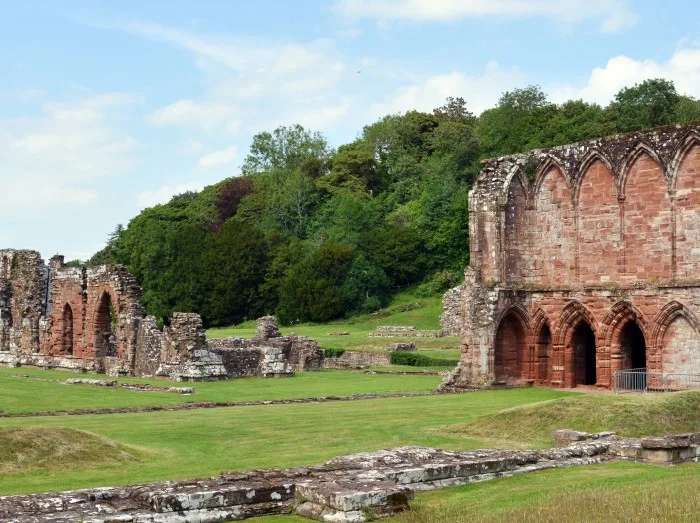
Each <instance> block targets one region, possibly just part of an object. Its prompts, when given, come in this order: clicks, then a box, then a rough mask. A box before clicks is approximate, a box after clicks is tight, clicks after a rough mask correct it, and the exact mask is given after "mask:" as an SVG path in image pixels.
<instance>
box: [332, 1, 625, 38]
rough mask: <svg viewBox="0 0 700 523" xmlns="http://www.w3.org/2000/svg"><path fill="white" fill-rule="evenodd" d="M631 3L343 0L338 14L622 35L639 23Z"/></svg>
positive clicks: (339, 2)
mask: <svg viewBox="0 0 700 523" xmlns="http://www.w3.org/2000/svg"><path fill="white" fill-rule="evenodd" d="M628 4H629V2H628V1H627V0H488V1H486V0H429V1H426V0H339V1H338V2H337V3H336V5H335V10H336V11H337V12H338V13H340V14H341V15H343V16H346V17H348V18H354V19H359V18H374V19H377V20H379V21H380V22H386V21H388V20H395V19H399V20H400V19H404V20H412V21H417V22H423V21H436V22H451V21H454V20H457V19H460V18H472V17H506V18H522V17H546V18H551V19H554V20H557V21H560V22H564V23H576V22H581V21H583V20H596V21H599V22H600V27H601V29H602V30H603V31H606V32H613V31H618V30H620V29H622V28H624V27H625V26H628V25H631V24H633V23H634V22H635V19H636V16H635V15H634V14H633V13H631V12H630V10H629V7H628Z"/></svg>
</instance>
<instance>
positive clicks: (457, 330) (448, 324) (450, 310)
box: [440, 285, 464, 336]
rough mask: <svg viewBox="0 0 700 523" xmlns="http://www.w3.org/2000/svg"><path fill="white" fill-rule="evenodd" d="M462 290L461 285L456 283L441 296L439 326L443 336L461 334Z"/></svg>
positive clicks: (462, 323) (462, 322)
mask: <svg viewBox="0 0 700 523" xmlns="http://www.w3.org/2000/svg"><path fill="white" fill-rule="evenodd" d="M462 292H463V288H462V286H461V285H458V286H457V287H454V288H452V289H450V290H449V291H447V292H446V293H445V294H444V295H443V297H442V314H441V315H440V327H441V328H442V332H443V334H444V335H445V336H461V335H462V330H463V325H464V320H463V318H462Z"/></svg>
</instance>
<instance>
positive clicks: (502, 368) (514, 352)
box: [494, 313, 527, 382]
mask: <svg viewBox="0 0 700 523" xmlns="http://www.w3.org/2000/svg"><path fill="white" fill-rule="evenodd" d="M526 347H527V345H526V339H525V330H524V329H523V326H522V323H521V322H520V320H519V319H518V318H517V317H516V316H515V315H514V314H512V313H511V314H508V315H507V316H506V317H505V318H503V320H502V321H501V324H500V325H499V327H498V332H497V333H496V344H495V347H494V351H495V354H494V366H495V368H494V373H495V376H496V381H497V382H507V381H509V380H513V379H520V378H522V377H523V365H524V361H525V357H524V355H525V348H526Z"/></svg>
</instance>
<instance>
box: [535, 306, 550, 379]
mask: <svg viewBox="0 0 700 523" xmlns="http://www.w3.org/2000/svg"><path fill="white" fill-rule="evenodd" d="M532 325H533V328H532V332H533V341H534V362H533V370H532V377H533V379H535V380H536V381H537V383H540V384H544V383H548V382H550V381H551V380H552V376H551V367H552V356H553V354H552V351H553V349H552V330H551V327H550V322H549V319H548V318H547V315H546V313H545V312H544V311H543V310H542V309H538V310H537V312H535V315H534V316H533V322H532Z"/></svg>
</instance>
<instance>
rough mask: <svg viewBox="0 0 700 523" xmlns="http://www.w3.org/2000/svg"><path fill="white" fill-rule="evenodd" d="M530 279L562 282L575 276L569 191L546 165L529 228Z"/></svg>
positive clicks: (564, 182)
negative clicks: (530, 250) (531, 272)
mask: <svg viewBox="0 0 700 523" xmlns="http://www.w3.org/2000/svg"><path fill="white" fill-rule="evenodd" d="M532 254H533V258H534V281H535V282H537V283H541V284H544V285H552V284H554V285H563V284H567V283H569V282H571V281H573V280H574V278H575V276H576V224H575V217H574V207H573V201H572V198H571V191H570V190H569V186H568V184H567V183H566V179H565V178H564V175H563V174H562V173H561V171H560V170H559V169H557V168H554V167H553V168H550V169H549V170H548V171H547V172H546V174H545V175H544V178H543V180H542V182H541V184H540V186H539V188H538V191H537V194H536V195H535V225H534V228H533V230H532Z"/></svg>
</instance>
